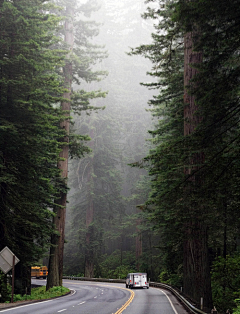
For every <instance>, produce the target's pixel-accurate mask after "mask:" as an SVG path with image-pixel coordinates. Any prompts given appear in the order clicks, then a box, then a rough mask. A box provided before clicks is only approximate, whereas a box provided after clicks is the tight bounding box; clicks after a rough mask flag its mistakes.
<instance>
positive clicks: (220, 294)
mask: <svg viewBox="0 0 240 314" xmlns="http://www.w3.org/2000/svg"><path fill="white" fill-rule="evenodd" d="M211 283H212V293H213V305H214V306H215V307H216V309H217V311H218V312H221V313H223V312H224V313H225V312H226V311H227V310H230V311H232V310H233V308H234V307H235V306H236V303H235V301H234V300H235V299H236V298H238V297H239V295H240V291H239V287H240V256H227V258H226V259H224V258H223V257H218V258H217V260H216V261H215V262H214V263H213V265H212V282H211Z"/></svg>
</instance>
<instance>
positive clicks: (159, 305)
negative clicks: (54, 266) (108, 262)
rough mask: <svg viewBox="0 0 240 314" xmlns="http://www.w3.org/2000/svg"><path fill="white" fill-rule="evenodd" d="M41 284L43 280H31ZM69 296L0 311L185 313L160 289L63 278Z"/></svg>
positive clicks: (39, 313) (24, 313)
mask: <svg viewBox="0 0 240 314" xmlns="http://www.w3.org/2000/svg"><path fill="white" fill-rule="evenodd" d="M32 283H33V284H39V285H40V284H41V285H43V284H45V283H46V280H32ZM63 285H64V286H65V287H68V288H69V289H71V290H72V293H71V294H70V295H67V296H64V297H60V298H56V299H52V300H47V301H42V302H36V303H30V304H26V305H20V306H18V307H14V308H7V309H2V310H0V313H8V314H58V313H63V314H121V313H124V314H157V313H160V314H187V312H186V310H185V309H184V308H183V307H182V306H181V304H180V303H179V302H178V301H177V299H176V298H175V297H174V296H172V295H171V293H170V292H168V291H165V290H164V291H163V290H162V289H157V288H150V289H133V290H130V289H126V288H125V285H124V284H117V283H97V282H86V281H85V282H82V281H72V280H64V283H63Z"/></svg>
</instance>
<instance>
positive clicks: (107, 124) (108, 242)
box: [64, 0, 154, 278]
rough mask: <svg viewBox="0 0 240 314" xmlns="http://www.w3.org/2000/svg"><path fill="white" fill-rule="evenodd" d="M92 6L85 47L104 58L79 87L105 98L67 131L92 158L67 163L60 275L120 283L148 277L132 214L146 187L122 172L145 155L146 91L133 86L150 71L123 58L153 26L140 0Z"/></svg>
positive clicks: (147, 237) (142, 62)
mask: <svg viewBox="0 0 240 314" xmlns="http://www.w3.org/2000/svg"><path fill="white" fill-rule="evenodd" d="M98 3H99V4H100V8H99V10H98V11H96V12H94V13H93V14H92V15H91V18H90V20H94V21H95V22H97V23H99V25H98V29H99V34H98V36H96V37H93V38H92V40H91V42H92V43H93V44H96V45H99V46H104V48H103V50H105V51H107V54H108V57H107V58H104V59H103V60H102V61H101V62H97V63H96V64H95V66H94V69H96V70H101V71H107V72H108V75H107V77H105V78H104V79H103V80H101V81H100V82H93V83H91V84H87V83H85V82H82V83H81V85H82V87H84V89H86V90H88V91H90V90H102V91H106V92H107V96H106V97H105V98H97V99H94V100H92V102H91V105H92V106H96V107H104V108H105V109H104V110H101V109H100V110H97V111H94V110H93V111H92V112H91V114H90V115H89V114H87V113H86V112H82V113H81V115H80V116H75V124H74V126H73V128H74V131H75V132H76V133H77V134H88V135H89V136H90V137H91V141H90V142H88V143H87V145H88V147H90V148H91V150H92V152H91V153H90V154H87V155H85V157H84V158H81V159H73V160H71V161H70V172H69V188H70V190H69V194H68V206H67V222H66V242H67V243H66V244H65V253H64V273H65V274H68V275H71V274H74V275H79V276H86V277H108V278H109V277H111V278H120V277H122V278H124V277H125V276H126V274H127V273H128V272H130V271H137V270H141V271H147V272H148V273H149V274H150V275H151V277H152V278H153V276H154V271H153V268H154V266H153V265H152V264H151V262H150V256H151V255H152V254H153V250H154V249H153V242H154V236H153V234H152V232H151V231H150V228H149V226H147V225H146V223H144V224H143V223H142V222H143V221H144V217H143V215H142V214H141V212H140V211H139V210H138V208H137V205H139V204H143V203H144V202H145V201H146V199H147V193H148V182H149V180H148V178H147V175H146V172H145V170H144V169H139V168H137V167H131V166H130V165H129V164H133V163H136V162H139V161H141V159H142V158H143V157H145V156H146V155H147V154H148V150H149V145H150V143H149V141H147V139H148V138H150V135H149V134H148V132H147V131H148V130H150V129H152V128H153V126H152V124H153V122H152V118H151V113H150V112H149V111H147V110H146V109H149V106H148V100H149V99H151V97H152V95H153V91H149V90H148V89H147V88H146V87H144V86H141V85H140V83H141V82H146V81H149V80H151V78H150V79H149V77H147V75H146V72H147V71H150V70H151V64H150V62H149V61H148V60H146V59H144V58H142V57H140V56H129V55H128V54H127V53H128V52H130V51H131V48H134V47H137V46H139V45H141V44H147V43H150V42H151V32H152V31H153V26H152V22H151V21H146V20H144V19H143V18H142V17H141V14H142V13H143V12H144V10H145V9H146V6H145V5H144V3H143V1H142V0H132V1H129V0H121V1H115V0H101V1H98ZM84 19H85V18H84ZM75 88H77V86H74V89H75Z"/></svg>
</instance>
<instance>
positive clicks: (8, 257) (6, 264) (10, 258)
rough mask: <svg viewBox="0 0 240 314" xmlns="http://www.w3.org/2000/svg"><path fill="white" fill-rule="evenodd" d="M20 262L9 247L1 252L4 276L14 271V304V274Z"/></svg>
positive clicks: (0, 261)
mask: <svg viewBox="0 0 240 314" xmlns="http://www.w3.org/2000/svg"><path fill="white" fill-rule="evenodd" d="M18 262H19V259H18V258H17V256H15V254H14V253H13V252H12V251H11V250H10V249H9V248H8V247H7V246H5V248H4V249H3V250H2V251H1V252H0V269H1V270H2V271H3V272H4V274H6V273H8V272H9V270H11V269H12V298H11V302H12V303H13V294H14V275H15V274H14V273H15V265H16V264H17V263H18Z"/></svg>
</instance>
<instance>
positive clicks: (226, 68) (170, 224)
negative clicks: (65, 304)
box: [0, 0, 240, 312]
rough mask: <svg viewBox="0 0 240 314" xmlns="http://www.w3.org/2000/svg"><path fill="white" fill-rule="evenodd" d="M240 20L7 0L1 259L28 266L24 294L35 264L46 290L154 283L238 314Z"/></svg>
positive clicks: (202, 7)
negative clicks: (4, 254)
mask: <svg viewBox="0 0 240 314" xmlns="http://www.w3.org/2000/svg"><path fill="white" fill-rule="evenodd" d="M29 2H31V5H29ZM239 20H240V1H239V0H231V2H229V1H226V0H218V1H216V0H208V1H205V0H203V1H182V0H172V1H170V0H165V1H164V0H163V1H161V0H147V1H145V2H144V1H143V0H121V1H120V0H119V1H115V0H98V1H97V0H96V1H93V0H91V1H87V0H86V1H83V0H79V1H77V0H71V1H68V0H49V1H44V0H31V1H30V0H16V1H15V0H12V1H10V0H0V191H1V198H0V209H1V210H0V250H2V249H3V248H4V247H5V246H8V247H9V248H10V249H11V250H12V251H13V252H14V253H15V254H16V256H17V257H18V258H19V259H20V263H19V264H18V265H17V266H16V287H15V290H16V292H20V293H22V294H24V293H25V292H26V289H27V292H28V293H30V290H31V278H30V266H33V265H37V264H44V265H49V278H48V283H47V288H49V287H51V286H53V285H56V284H55V283H57V285H61V284H62V275H73V276H80V277H83V276H84V277H89V278H93V277H95V278H98V277H102V278H125V277H126V275H127V273H129V272H137V271H140V272H147V274H148V278H150V280H151V281H160V282H163V283H166V284H169V285H172V286H174V287H176V288H178V289H181V290H182V292H183V294H184V295H185V296H187V297H189V298H191V299H192V300H194V302H195V304H199V302H200V297H204V302H205V303H204V306H205V309H208V310H209V309H212V308H213V306H216V308H217V309H218V310H219V311H220V312H225V311H226V310H227V309H229V310H230V311H232V310H233V308H234V307H235V306H236V303H235V302H236V301H235V300H236V299H238V298H239V297H240V290H239V286H240V254H239V244H240V242H239V241H240V238H239V228H240V221H239V218H240V215H239V177H240V176H239V175H240V172H239V171H240V167H239V166H240V164H239V150H240V142H239V139H240V136H239V135H240V133H239V117H240V116H239V112H240V111H239V106H240V101H239V82H240V80H239V78H240V62H239V48H240V26H239V25H240V24H239ZM70 105H71V108H70ZM70 116H71V117H70ZM66 195H67V203H66ZM65 212H66V220H65ZM63 247H64V250H63ZM49 253H50V254H49ZM0 295H1V302H4V301H6V300H8V298H9V287H8V285H7V276H6V275H4V274H3V273H2V272H0Z"/></svg>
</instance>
